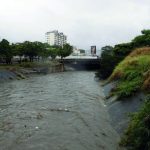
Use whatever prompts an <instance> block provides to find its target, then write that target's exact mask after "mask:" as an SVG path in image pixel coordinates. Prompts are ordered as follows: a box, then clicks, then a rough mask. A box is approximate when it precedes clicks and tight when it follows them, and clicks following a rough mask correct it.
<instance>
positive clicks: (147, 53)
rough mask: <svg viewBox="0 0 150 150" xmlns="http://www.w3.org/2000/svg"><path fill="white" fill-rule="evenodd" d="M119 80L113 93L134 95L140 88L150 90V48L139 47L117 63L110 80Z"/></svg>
mask: <svg viewBox="0 0 150 150" xmlns="http://www.w3.org/2000/svg"><path fill="white" fill-rule="evenodd" d="M114 80H117V81H118V82H117V86H116V88H115V89H113V92H112V94H117V95H118V96H119V97H127V96H131V95H133V94H134V93H135V92H137V91H138V90H144V91H146V92H150V48H149V47H144V48H138V49H135V50H134V51H133V52H131V53H130V54H129V55H128V56H127V57H126V58H125V59H124V60H123V61H122V62H121V63H119V64H118V65H117V67H116V68H115V70H114V71H113V73H112V75H111V76H110V78H109V81H114Z"/></svg>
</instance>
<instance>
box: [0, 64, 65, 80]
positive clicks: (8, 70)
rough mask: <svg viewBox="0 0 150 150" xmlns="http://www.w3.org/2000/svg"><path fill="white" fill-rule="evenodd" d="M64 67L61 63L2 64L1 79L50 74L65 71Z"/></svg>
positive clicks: (0, 69) (0, 68)
mask: <svg viewBox="0 0 150 150" xmlns="http://www.w3.org/2000/svg"><path fill="white" fill-rule="evenodd" d="M63 71H64V67H63V65H62V64H60V63H22V64H21V65H9V66H8V65H1V66H0V81H1V82H4V81H8V80H16V79H17V80H21V79H25V78H28V77H29V76H30V75H33V74H48V73H56V72H63Z"/></svg>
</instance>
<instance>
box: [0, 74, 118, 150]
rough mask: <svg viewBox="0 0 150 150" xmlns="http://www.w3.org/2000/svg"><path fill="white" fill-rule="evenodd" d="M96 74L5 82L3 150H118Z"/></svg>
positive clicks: (0, 93)
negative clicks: (95, 77)
mask: <svg viewBox="0 0 150 150" xmlns="http://www.w3.org/2000/svg"><path fill="white" fill-rule="evenodd" d="M103 97H104V95H103V90H102V87H101V86H100V84H99V82H97V81H96V80H95V79H94V72H88V71H68V72H63V73H54V74H48V75H42V76H34V77H30V78H29V79H25V80H20V81H18V80H15V81H11V82H6V83H0V150H117V149H119V148H118V146H117V145H118V144H117V143H118V140H119V136H118V135H117V133H116V132H115V130H114V129H113V128H112V127H111V125H110V122H109V116H108V113H107V111H106V108H105V105H104V103H103Z"/></svg>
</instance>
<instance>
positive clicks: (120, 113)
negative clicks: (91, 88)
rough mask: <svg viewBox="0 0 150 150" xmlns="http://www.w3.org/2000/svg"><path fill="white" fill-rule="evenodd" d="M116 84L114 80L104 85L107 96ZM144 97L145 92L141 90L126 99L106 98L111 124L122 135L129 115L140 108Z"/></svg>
mask: <svg viewBox="0 0 150 150" xmlns="http://www.w3.org/2000/svg"><path fill="white" fill-rule="evenodd" d="M115 85H116V84H115V83H114V82H112V83H109V84H107V85H105V86H104V87H103V88H104V94H105V96H106V97H109V94H110V91H111V89H113V88H114V87H115ZM144 97H145V96H144V94H143V93H142V92H139V93H136V94H135V95H133V96H131V97H128V98H124V99H119V100H117V97H115V96H114V97H109V98H108V99H106V100H105V102H106V106H107V110H108V113H109V116H110V120H111V124H112V126H113V127H114V128H115V130H116V131H117V132H118V133H119V134H120V135H122V134H123V133H124V131H125V129H126V128H127V126H128V122H129V117H128V115H129V114H130V113H133V112H136V111H138V110H139V108H140V106H141V105H142V104H143V101H144Z"/></svg>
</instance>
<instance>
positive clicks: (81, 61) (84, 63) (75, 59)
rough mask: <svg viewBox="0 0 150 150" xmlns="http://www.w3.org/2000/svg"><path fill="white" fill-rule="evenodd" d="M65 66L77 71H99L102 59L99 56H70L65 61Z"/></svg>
mask: <svg viewBox="0 0 150 150" xmlns="http://www.w3.org/2000/svg"><path fill="white" fill-rule="evenodd" d="M64 64H65V66H68V67H72V68H74V69H76V70H97V69H99V67H100V59H99V57H97V56H68V57H66V58H65V59H64Z"/></svg>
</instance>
